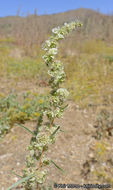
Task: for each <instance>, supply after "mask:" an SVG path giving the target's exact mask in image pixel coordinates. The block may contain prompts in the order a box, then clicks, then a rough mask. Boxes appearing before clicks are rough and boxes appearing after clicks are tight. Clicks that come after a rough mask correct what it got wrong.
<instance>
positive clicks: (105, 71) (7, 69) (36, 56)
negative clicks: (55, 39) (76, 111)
mask: <svg viewBox="0 0 113 190" xmlns="http://www.w3.org/2000/svg"><path fill="white" fill-rule="evenodd" d="M77 19H78V20H80V21H81V22H82V23H83V27H81V28H80V29H77V30H76V31H74V32H72V33H71V34H70V35H69V36H68V38H66V39H64V40H63V42H62V41H60V46H59V48H60V49H59V54H58V58H60V60H61V61H62V62H63V63H64V64H65V72H66V76H67V78H66V84H65V85H66V87H67V89H68V90H69V91H70V98H72V99H73V100H74V101H75V102H77V103H79V102H80V103H81V105H82V106H83V104H84V106H85V105H88V104H90V105H92V104H100V103H102V104H103V102H104V103H106V102H107V104H111V102H113V96H112V94H113V88H112V86H113V32H112V31H113V16H108V15H103V14H100V13H99V12H96V11H93V10H89V9H77V10H72V11H67V12H64V13H59V14H53V15H42V16H38V15H37V12H36V10H35V11H34V14H33V15H27V16H26V17H20V16H9V17H4V18H0V76H1V83H2V84H3V86H2V85H1V87H0V91H1V92H4V93H5V94H8V93H10V90H11V92H12V86H13V88H14V89H13V90H16V91H17V92H18V91H19V90H20V91H24V89H27V90H28V89H29V88H30V87H31V86H32V87H33V86H34V89H35V87H36V88H37V85H39V86H47V85H48V84H46V83H45V81H48V75H47V68H46V66H45V64H44V62H43V60H42V55H43V51H42V49H41V45H42V43H43V42H44V41H45V40H46V39H48V38H49V36H50V35H51V29H52V28H53V27H57V26H61V25H62V24H63V23H64V22H71V21H73V20H77ZM23 81H24V82H23ZM9 87H10V88H11V89H9ZM30 90H31V89H30ZM6 91H7V93H6Z"/></svg>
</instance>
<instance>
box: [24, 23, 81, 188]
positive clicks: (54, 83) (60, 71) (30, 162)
mask: <svg viewBox="0 0 113 190" xmlns="http://www.w3.org/2000/svg"><path fill="white" fill-rule="evenodd" d="M81 26H82V24H81V23H80V22H79V21H77V22H71V23H69V24H67V23H65V24H64V25H63V26H62V27H61V28H60V27H57V28H54V29H52V32H53V36H51V37H50V38H49V40H46V42H45V43H44V44H43V49H44V51H45V55H44V56H43V58H44V61H45V64H46V65H47V67H48V68H49V70H48V74H49V75H50V80H49V85H50V87H51V89H52V90H51V92H50V95H49V96H48V100H49V101H47V102H46V103H47V105H44V106H43V107H42V108H41V109H40V113H41V114H40V116H39V118H38V124H37V126H36V129H35V131H34V136H33V137H32V139H31V142H30V145H29V146H28V150H29V152H30V153H29V155H28V156H27V157H26V168H25V169H24V170H23V173H24V175H23V177H26V176H29V175H31V174H33V177H32V178H30V179H28V181H27V182H24V183H23V185H24V189H23V190H34V189H36V188H37V187H39V185H41V184H43V182H44V180H45V176H46V173H47V171H45V170H42V168H43V166H46V165H49V164H50V163H51V160H50V159H49V158H47V157H45V155H44V153H45V152H46V151H47V150H48V148H49V145H50V144H52V143H54V142H55V138H56V135H57V131H58V130H59V128H60V126H59V125H57V124H54V120H55V118H60V117H61V116H62V114H63V112H64V110H65V108H66V107H67V106H64V101H65V99H66V97H67V96H68V94H69V93H68V91H67V90H66V89H64V88H60V85H61V84H62V83H63V82H64V81H65V78H66V75H65V72H64V66H63V64H62V63H61V62H60V61H59V60H56V59H55V56H56V54H57V53H58V41H59V40H60V39H63V38H64V37H66V36H67V35H68V34H69V32H71V31H72V30H74V29H75V28H76V27H81ZM44 115H45V116H46V117H47V119H48V122H47V124H46V125H45V123H43V116H44ZM48 132H49V133H48ZM37 161H39V167H38V169H37V168H36V162H37Z"/></svg>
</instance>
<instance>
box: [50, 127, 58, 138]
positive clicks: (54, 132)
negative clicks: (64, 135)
mask: <svg viewBox="0 0 113 190" xmlns="http://www.w3.org/2000/svg"><path fill="white" fill-rule="evenodd" d="M59 128H60V126H58V127H57V129H55V130H54V131H53V133H52V134H51V135H50V138H51V137H53V136H54V135H55V134H56V132H57V131H58V130H59Z"/></svg>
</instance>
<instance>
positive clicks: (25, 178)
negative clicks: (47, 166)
mask: <svg viewBox="0 0 113 190" xmlns="http://www.w3.org/2000/svg"><path fill="white" fill-rule="evenodd" d="M33 175H34V174H32V175H30V176H27V177H24V178H22V179H21V180H19V181H17V182H16V183H13V185H11V186H10V187H8V188H7V189H6V190H10V189H12V188H14V187H16V186H17V185H19V184H21V183H22V182H24V181H26V180H28V179H30V178H31V177H32V176H33Z"/></svg>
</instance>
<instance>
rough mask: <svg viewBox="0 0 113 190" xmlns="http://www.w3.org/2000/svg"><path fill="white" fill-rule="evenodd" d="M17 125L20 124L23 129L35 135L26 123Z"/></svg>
mask: <svg viewBox="0 0 113 190" xmlns="http://www.w3.org/2000/svg"><path fill="white" fill-rule="evenodd" d="M17 125H19V126H20V127H22V128H23V129H25V130H26V131H27V132H29V133H30V134H32V135H34V133H33V132H32V131H31V130H29V129H28V128H27V127H25V126H24V125H22V124H19V123H18V124H17Z"/></svg>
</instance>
